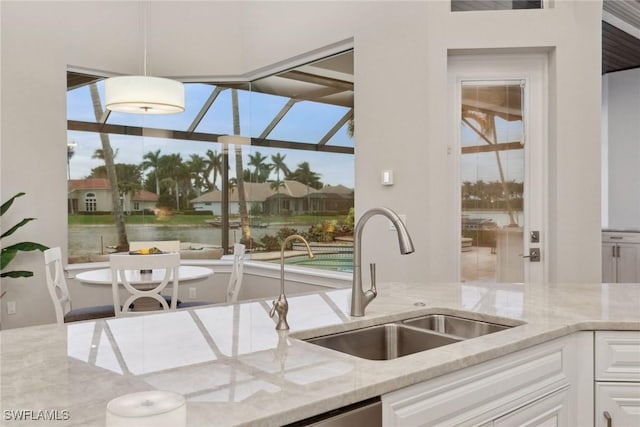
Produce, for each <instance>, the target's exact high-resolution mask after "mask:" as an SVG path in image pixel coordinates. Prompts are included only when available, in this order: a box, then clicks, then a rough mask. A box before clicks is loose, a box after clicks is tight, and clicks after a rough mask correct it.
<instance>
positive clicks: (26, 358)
mask: <svg viewBox="0 0 640 427" xmlns="http://www.w3.org/2000/svg"><path fill="white" fill-rule="evenodd" d="M350 295H351V290H350V289H342V290H332V291H327V292H320V293H312V294H306V295H298V296H292V297H289V316H288V321H289V324H290V326H291V331H290V332H278V331H276V330H275V320H274V319H271V318H270V317H269V316H268V312H269V309H270V305H271V301H265V300H255V301H247V302H243V303H239V304H234V305H216V306H209V307H202V308H195V309H191V310H179V311H176V312H171V313H161V314H149V315H145V316H139V317H131V318H119V319H105V320H99V321H87V322H78V323H73V324H67V325H43V326H36V327H29V328H22V329H13V330H6V331H2V332H1V333H0V340H1V341H0V342H1V344H0V350H1V352H0V369H1V371H0V373H1V380H2V386H1V387H2V389H1V392H2V394H1V405H2V408H1V409H2V413H3V421H2V422H3V423H5V424H6V425H30V423H29V422H28V421H25V422H24V423H21V422H18V421H15V417H14V418H11V415H12V414H13V413H7V411H19V410H32V411H43V410H54V411H58V412H57V413H58V414H62V415H64V416H63V417H61V418H66V419H61V420H58V421H51V424H52V425H61V426H62V425H64V426H67V425H74V426H75V425H77V426H89V425H92V426H103V425H106V407H107V403H108V402H109V401H111V400H113V399H115V398H117V397H120V396H123V395H127V394H130V393H136V392H144V391H150V390H165V391H170V392H174V393H178V394H180V395H182V396H184V397H185V399H186V425H188V426H205V425H206V426H234V425H247V426H249V425H252V426H256V425H259V426H280V425H285V424H287V423H292V422H295V421H298V420H302V419H305V418H308V417H311V416H314V415H317V414H321V413H324V412H327V411H331V410H334V409H336V408H341V407H344V406H346V405H349V404H351V403H355V402H359V401H363V400H366V399H369V398H371V397H376V396H381V395H384V394H387V393H390V392H393V391H395V390H399V389H402V388H404V387H408V386H412V385H414V384H418V383H421V382H425V381H427V380H431V379H434V378H437V377H440V376H443V375H446V374H451V373H455V372H457V371H459V370H461V369H464V368H467V367H472V366H476V365H479V364H481V363H484V362H487V361H491V360H494V359H496V358H499V357H502V356H505V355H509V354H512V353H514V352H517V351H520V350H523V349H527V348H532V347H534V346H537V345H540V344H543V343H547V342H549V341H552V340H554V339H558V338H562V337H565V336H569V335H571V334H573V333H575V332H578V331H594V330H603V331H605V330H606V331H640V284H555V285H533V284H532V285H523V284H452V283H429V284H425V283H383V284H380V285H379V286H378V297H377V298H376V299H375V300H374V301H373V302H372V303H371V304H370V305H369V306H368V307H367V309H366V312H365V316H364V317H360V318H352V317H350V316H349V302H350ZM429 313H440V314H451V315H459V316H462V317H468V318H474V319H479V320H489V321H494V322H496V321H499V322H501V323H506V324H510V325H512V326H514V327H513V328H510V329H507V330H504V331H500V332H497V333H493V334H490V335H485V336H481V337H478V338H473V339H469V340H465V341H461V342H458V343H455V344H450V345H446V346H443V347H439V348H435V349H432V350H427V351H424V352H419V353H415V354H411V355H409V356H405V357H401V358H397V359H393V360H385V361H375V360H366V359H360V358H357V357H353V356H350V355H347V354H343V353H339V352H336V351H333V350H329V349H326V348H322V347H319V346H316V345H313V344H310V343H307V342H304V341H302V340H301V339H305V338H310V337H315V336H321V335H326V334H329V333H335V332H339V331H344V330H350V329H356V328H362V327H366V326H370V325H375V324H381V323H386V322H389V321H396V320H400V319H406V318H410V317H417V316H420V315H424V314H429ZM7 414H8V415H9V416H7ZM8 418H10V419H8ZM31 423H33V421H31ZM37 425H45V423H43V422H38V424H37Z"/></svg>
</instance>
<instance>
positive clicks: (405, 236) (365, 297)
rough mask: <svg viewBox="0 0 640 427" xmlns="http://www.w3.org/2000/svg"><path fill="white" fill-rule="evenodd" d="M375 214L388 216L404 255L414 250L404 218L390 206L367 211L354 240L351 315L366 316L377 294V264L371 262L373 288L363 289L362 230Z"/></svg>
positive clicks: (358, 223) (357, 225) (358, 226)
mask: <svg viewBox="0 0 640 427" xmlns="http://www.w3.org/2000/svg"><path fill="white" fill-rule="evenodd" d="M375 215H383V216H385V217H387V218H388V219H389V220H390V221H391V222H392V223H393V226H394V227H395V229H396V232H397V233H398V243H399V245H400V253H401V254H402V255H406V254H410V253H412V252H414V250H415V249H414V247H413V242H412V241H411V236H409V232H408V231H407V227H406V226H405V225H404V222H402V219H400V217H399V216H398V214H396V213H395V212H394V211H392V210H391V209H389V208H385V207H378V208H372V209H369V210H368V211H366V212H365V213H364V214H363V215H362V217H361V218H360V219H359V220H358V222H357V223H356V227H355V230H354V232H353V234H354V242H353V284H352V287H351V316H354V317H361V316H364V309H365V307H366V306H367V305H369V303H370V302H371V301H373V299H374V298H375V297H376V295H377V291H376V281H375V264H371V289H369V290H367V291H366V292H365V291H364V290H363V289H362V254H361V251H362V231H363V230H364V226H365V224H366V223H367V221H368V220H369V218H371V217H372V216H375Z"/></svg>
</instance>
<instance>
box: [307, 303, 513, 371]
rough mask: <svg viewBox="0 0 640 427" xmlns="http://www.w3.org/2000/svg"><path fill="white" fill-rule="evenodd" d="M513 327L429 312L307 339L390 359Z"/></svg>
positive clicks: (327, 346)
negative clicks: (419, 315)
mask: <svg viewBox="0 0 640 427" xmlns="http://www.w3.org/2000/svg"><path fill="white" fill-rule="evenodd" d="M512 327H513V326H512V325H503V324H498V323H491V322H485V321H482V320H473V319H466V318H463V317H458V316H451V315H448V314H429V315H426V316H421V317H415V318H411V319H407V320H402V321H398V322H392V323H385V324H382V325H377V326H370V327H368V328H363V329H356V330H353V331H347V332H339V333H336V334H332V335H326V336H322V337H317V338H309V339H306V340H305V341H307V342H309V343H312V344H316V345H319V346H322V347H326V348H330V349H332V350H336V351H340V352H342V353H347V354H350V355H352V356H356V357H361V358H363V359H370V360H390V359H396V358H398V357H402V356H406V355H409V354H413V353H418V352H421V351H425V350H430V349H432V348H436V347H441V346H443V345H447V344H452V343H456V342H459V341H462V340H466V339H470V338H476V337H479V336H482V335H486V334H491V333H494V332H498V331H502V330H505V329H509V328H512Z"/></svg>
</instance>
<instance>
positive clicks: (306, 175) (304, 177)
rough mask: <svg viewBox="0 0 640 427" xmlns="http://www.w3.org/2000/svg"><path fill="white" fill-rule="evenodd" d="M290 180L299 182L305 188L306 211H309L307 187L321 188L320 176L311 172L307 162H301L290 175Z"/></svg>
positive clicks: (309, 199)
mask: <svg viewBox="0 0 640 427" xmlns="http://www.w3.org/2000/svg"><path fill="white" fill-rule="evenodd" d="M289 178H290V179H292V180H294V181H298V182H301V183H302V184H304V185H306V186H307V209H308V210H309V211H311V197H310V196H309V187H313V188H316V189H319V188H322V182H321V181H320V175H319V174H318V173H316V172H314V171H312V170H311V166H309V162H302V163H300V164H299V165H298V168H297V169H296V170H295V171H293V172H292V173H291V175H290V176H289Z"/></svg>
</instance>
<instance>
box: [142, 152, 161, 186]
mask: <svg viewBox="0 0 640 427" xmlns="http://www.w3.org/2000/svg"><path fill="white" fill-rule="evenodd" d="M160 157H161V156H160V150H156V151H155V152H153V151H149V152H148V153H147V154H145V155H144V156H142V159H143V161H142V169H143V170H147V169H149V168H153V172H154V175H155V177H156V194H157V195H158V196H159V195H160V176H159V173H158V168H159V167H160Z"/></svg>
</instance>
